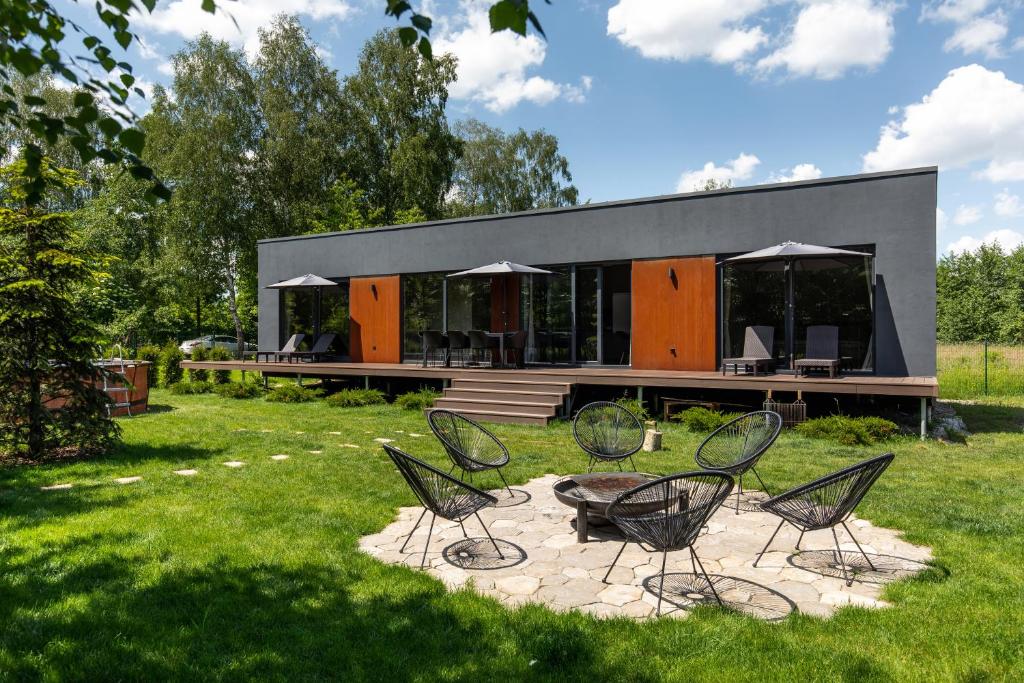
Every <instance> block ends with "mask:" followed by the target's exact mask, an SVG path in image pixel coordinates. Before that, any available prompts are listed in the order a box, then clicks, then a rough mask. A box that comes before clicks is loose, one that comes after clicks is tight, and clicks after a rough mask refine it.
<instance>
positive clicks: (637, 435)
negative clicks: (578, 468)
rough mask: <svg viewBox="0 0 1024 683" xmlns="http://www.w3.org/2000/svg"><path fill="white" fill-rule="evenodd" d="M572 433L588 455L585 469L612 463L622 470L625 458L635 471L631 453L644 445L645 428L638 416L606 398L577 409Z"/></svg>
mask: <svg viewBox="0 0 1024 683" xmlns="http://www.w3.org/2000/svg"><path fill="white" fill-rule="evenodd" d="M572 436H573V438H574V439H576V443H577V444H578V445H579V447H580V448H582V449H583V451H584V452H585V453H586V454H587V455H588V456H590V460H589V461H588V462H587V471H588V472H592V471H593V470H594V466H595V465H596V464H598V463H599V462H613V463H615V464H617V465H618V466H619V469H620V470H621V469H622V461H623V460H626V459H627V458H628V459H629V463H630V464H631V465H632V466H633V470H634V471H635V470H636V463H635V462H633V454H634V453H636V452H637V451H639V450H640V449H641V448H642V447H643V445H644V427H643V425H642V424H640V420H639V418H637V416H636V415H634V414H633V413H631V412H629V411H628V410H626V409H625V408H623V407H622V406H620V405H619V404H618V403H611V402H609V401H595V402H594V403H589V404H587V405H585V406H583V407H582V408H580V411H579V412H578V413H576V417H575V418H573V421H572Z"/></svg>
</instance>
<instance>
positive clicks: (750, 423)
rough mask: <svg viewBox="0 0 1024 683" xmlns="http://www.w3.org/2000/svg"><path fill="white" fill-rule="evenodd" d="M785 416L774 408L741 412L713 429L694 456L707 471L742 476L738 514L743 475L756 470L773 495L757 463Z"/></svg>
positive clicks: (737, 497)
mask: <svg viewBox="0 0 1024 683" xmlns="http://www.w3.org/2000/svg"><path fill="white" fill-rule="evenodd" d="M781 430H782V416H781V415H779V414H778V413H775V412H772V411H770V410H759V411H757V412H753V413H747V414H746V415H741V416H739V417H737V418H736V419H734V420H730V421H729V422H726V423H725V424H724V425H722V426H721V427H719V428H718V429H716V430H715V431H713V432H711V434H709V435H708V437H707V438H706V439H704V441H703V442H702V443H701V445H700V446H698V447H697V453H696V455H694V459H695V460H696V461H697V464H698V465H700V466H701V467H703V468H704V469H706V470H713V471H715V472H725V473H727V474H731V475H732V476H734V477H737V478H738V479H739V485H738V486H737V487H736V514H739V513H740V495H741V494H742V493H743V475H744V474H745V473H746V472H747V471H750V472H753V473H754V476H755V477H757V481H758V482H760V484H761V486H762V487H763V488H764V490H765V492H766V493H768V495H769V496H770V495H771V493H770V492H769V491H768V487H767V486H765V483H764V480H763V479H761V475H760V474H758V473H757V470H756V469H754V465H756V464H757V461H758V460H760V459H761V456H762V455H764V454H765V452H766V451H767V450H768V448H769V447H770V446H771V445H772V444H773V443H775V439H777V438H779V432H780V431H781Z"/></svg>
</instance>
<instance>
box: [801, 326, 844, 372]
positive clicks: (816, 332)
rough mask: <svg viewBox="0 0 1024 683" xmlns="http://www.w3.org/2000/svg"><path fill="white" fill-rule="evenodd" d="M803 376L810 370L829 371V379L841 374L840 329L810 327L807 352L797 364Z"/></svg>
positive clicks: (833, 327)
mask: <svg viewBox="0 0 1024 683" xmlns="http://www.w3.org/2000/svg"><path fill="white" fill-rule="evenodd" d="M794 365H795V369H796V371H797V372H799V373H800V374H801V375H806V374H807V371H808V370H828V376H829V377H836V376H837V375H838V374H839V328H838V327H836V326H835V325H809V326H808V327H807V350H806V353H804V357H803V358H800V359H798V360H797V361H796V362H795V363H794Z"/></svg>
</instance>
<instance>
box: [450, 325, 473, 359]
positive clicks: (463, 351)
mask: <svg viewBox="0 0 1024 683" xmlns="http://www.w3.org/2000/svg"><path fill="white" fill-rule="evenodd" d="M469 359H470V346H469V337H468V336H466V333H465V332H458V331H456V330H448V364H449V365H456V364H457V365H459V366H462V367H465V366H466V365H467V364H468V362H469Z"/></svg>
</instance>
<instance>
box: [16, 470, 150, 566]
mask: <svg viewBox="0 0 1024 683" xmlns="http://www.w3.org/2000/svg"><path fill="white" fill-rule="evenodd" d="M113 486H116V487H117V488H112V487H113ZM136 501H138V496H137V495H133V494H132V492H131V491H130V490H128V487H126V486H121V485H120V484H113V483H112V484H111V486H107V485H105V484H85V485H81V486H74V487H72V488H70V489H62V490H55V491H43V490H41V489H40V488H39V487H37V486H24V487H18V488H5V489H0V508H2V509H3V516H4V522H5V523H4V527H5V528H6V530H7V531H18V530H20V529H28V528H32V527H36V526H40V525H44V524H49V523H52V522H62V521H63V520H65V519H67V518H71V517H74V516H76V515H81V514H87V513H91V512H96V511H98V510H102V509H110V508H117V507H121V506H124V505H128V504H130V503H133V502H136ZM0 566H3V565H2V564H0Z"/></svg>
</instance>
